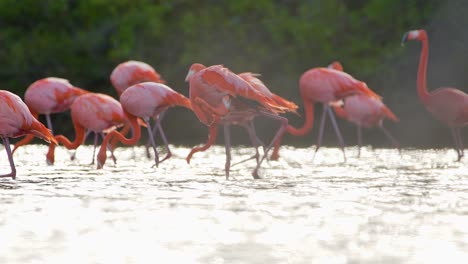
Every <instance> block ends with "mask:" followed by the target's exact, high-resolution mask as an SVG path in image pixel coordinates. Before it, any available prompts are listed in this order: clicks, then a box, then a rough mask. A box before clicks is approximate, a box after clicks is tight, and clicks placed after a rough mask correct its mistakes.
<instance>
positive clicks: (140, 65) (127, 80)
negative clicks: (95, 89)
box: [110, 60, 166, 96]
mask: <svg viewBox="0 0 468 264" xmlns="http://www.w3.org/2000/svg"><path fill="white" fill-rule="evenodd" d="M110 80H111V83H112V85H113V86H114V88H115V90H116V91H117V93H118V94H119V96H120V95H121V94H122V93H123V91H125V89H127V88H128V87H130V86H132V85H135V84H137V83H142V82H157V83H166V82H165V81H164V80H163V79H162V78H161V76H160V75H159V73H158V72H157V71H156V70H154V69H153V67H151V66H150V65H148V64H146V63H144V62H141V61H134V60H129V61H126V62H122V63H120V64H119V65H117V67H115V68H114V70H113V71H112V73H111V75H110Z"/></svg>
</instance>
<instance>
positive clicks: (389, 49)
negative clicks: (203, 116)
mask: <svg viewBox="0 0 468 264" xmlns="http://www.w3.org/2000/svg"><path fill="white" fill-rule="evenodd" d="M441 6H443V2H442V1H436V0H394V1H387V0H314V1H298V0H278V1H270V0H256V1H251V0H237V1H214V0H200V1H184V0H176V1H154V0H153V1H152V0H131V1H130V0H81V1H77V0H43V1H36V0H23V1H16V0H2V1H0V45H1V48H0V60H1V62H2V67H0V85H1V87H2V88H3V89H8V90H10V91H13V92H15V93H17V94H18V95H23V94H24V91H25V89H26V88H27V87H28V86H29V84H31V83H32V82H34V81H35V80H37V79H39V78H43V77H46V76H57V77H63V78H67V79H69V80H70V82H72V83H73V84H75V85H77V86H80V87H82V88H84V89H88V90H91V91H96V92H103V93H108V94H111V95H113V96H116V93H115V91H114V90H113V88H112V87H111V84H110V82H109V75H110V72H111V71H112V69H113V68H114V67H115V66H116V65H117V64H118V63H120V62H122V61H125V60H128V59H135V60H141V61H145V62H147V63H149V64H151V65H152V66H153V67H154V68H155V69H156V70H157V71H158V72H160V73H161V74H162V76H163V78H164V79H166V80H167V81H168V84H169V86H171V87H172V88H174V89H176V90H178V91H180V92H182V93H184V94H185V95H188V89H187V87H188V85H187V84H186V83H185V82H184V77H185V74H186V72H187V69H188V67H189V66H190V65H191V64H192V63H193V62H200V63H203V64H206V65H211V64H224V65H225V66H227V67H229V68H231V69H232V70H233V71H235V72H243V71H252V72H258V73H261V74H262V79H263V80H264V82H265V83H266V84H267V85H268V86H269V87H270V89H271V90H272V91H274V92H276V93H278V94H280V95H282V96H284V97H285V98H288V99H291V100H294V101H296V102H298V103H299V102H300V99H299V95H298V88H297V80H298V79H299V76H300V75H301V74H302V73H303V72H304V71H306V70H307V69H309V68H312V67H317V66H325V65H327V64H328V63H330V62H331V61H333V60H340V61H342V62H343V64H344V66H345V70H346V71H348V72H350V73H351V74H353V75H354V76H356V77H357V78H359V79H362V80H369V83H371V84H372V85H371V87H374V89H375V90H376V91H377V92H379V93H380V94H383V95H385V94H387V93H388V92H389V91H390V89H393V87H386V86H385V85H384V84H383V83H382V82H381V81H379V80H380V78H381V75H380V74H381V72H386V76H387V77H391V78H392V79H393V83H395V82H397V79H398V78H399V77H398V76H399V73H398V68H395V64H394V63H392V60H395V58H398V56H401V54H403V52H404V51H403V50H402V49H401V48H400V46H399V40H400V38H401V36H402V34H403V33H404V32H405V31H407V30H409V29H412V28H421V27H424V26H425V25H426V24H428V22H429V20H430V19H431V17H432V16H433V15H434V14H435V13H436V12H437V10H439V9H440V8H441ZM373 84H376V86H373ZM412 87H413V86H412ZM410 93H414V90H413V89H405V91H404V92H399V91H398V92H396V93H395V94H399V96H402V95H405V94H410ZM395 100H396V98H395ZM386 103H387V104H389V106H390V107H392V104H391V102H389V101H386ZM402 111H403V110H402ZM397 112H398V111H397ZM171 115H174V116H176V115H177V118H172V119H171V118H168V119H167V120H165V123H167V124H166V125H165V126H166V127H167V130H168V131H172V132H171V133H172V135H171V137H172V139H171V142H180V143H181V144H193V143H198V142H200V139H203V138H204V137H205V131H204V129H205V128H204V127H203V126H200V125H199V124H198V123H197V121H196V118H195V117H194V115H193V114H192V113H188V112H187V111H183V110H176V111H175V113H174V114H171ZM57 118H68V117H67V116H65V117H57ZM299 119H300V117H295V116H292V117H291V122H300V120H299ZM181 121H182V122H184V124H190V125H191V126H193V127H192V128H190V129H192V130H193V133H191V134H190V135H191V137H188V136H187V134H186V133H184V132H185V131H184V130H181V129H180V122H181ZM64 124H67V127H64V128H63V130H64V131H65V132H66V133H69V132H70V131H72V129H71V125H69V124H70V123H69V122H64ZM273 125H274V124H273ZM68 126H70V127H68ZM269 126H271V125H270V124H262V125H261V126H260V130H261V131H264V132H265V133H267V132H268V131H270V130H271V129H269ZM377 138H378V137H377ZM293 142H296V143H302V144H310V141H309V140H307V139H295V141H293ZM371 142H372V141H371ZM403 142H404V141H403Z"/></svg>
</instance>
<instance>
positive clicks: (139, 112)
mask: <svg viewBox="0 0 468 264" xmlns="http://www.w3.org/2000/svg"><path fill="white" fill-rule="evenodd" d="M120 103H121V104H122V108H123V109H124V112H125V114H126V115H127V117H128V119H129V121H130V123H131V125H132V128H133V135H132V137H131V138H125V136H124V135H122V134H121V133H120V132H118V131H112V132H110V133H109V134H107V135H106V137H105V138H104V140H103V142H102V145H101V148H100V150H99V153H98V157H97V160H98V162H97V164H98V169H100V168H102V167H103V166H104V164H105V162H106V146H107V144H108V142H109V140H110V139H112V138H117V140H119V141H121V142H122V143H124V144H126V145H134V144H136V143H137V141H138V140H139V139H140V135H141V131H140V125H139V124H138V122H137V118H138V117H140V118H142V119H143V120H144V121H145V123H146V127H147V129H148V137H149V140H150V142H151V145H152V146H153V150H154V156H155V163H156V166H158V164H159V163H160V162H163V161H164V160H166V159H168V158H170V157H171V151H170V149H169V143H168V141H167V139H166V136H165V134H164V131H163V129H162V126H161V120H160V118H159V116H160V115H161V114H162V113H164V112H165V111H166V110H167V109H168V108H169V107H173V106H183V107H186V108H188V109H191V105H190V100H189V99H188V98H187V97H185V96H183V95H182V94H180V93H178V92H176V91H174V90H172V89H171V88H170V87H168V86H166V85H164V84H161V83H154V82H144V83H139V84H136V85H133V86H130V87H129V88H127V89H126V90H125V91H124V92H123V93H122V95H121V96H120ZM150 118H153V119H154V120H155V122H156V125H155V127H156V128H157V130H158V131H159V133H160V134H161V138H162V140H163V142H164V144H165V146H166V149H167V155H166V157H164V158H163V159H162V160H159V157H158V152H157V151H156V143H155V140H154V138H153V131H151V126H150Z"/></svg>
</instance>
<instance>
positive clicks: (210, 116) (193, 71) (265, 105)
mask: <svg viewBox="0 0 468 264" xmlns="http://www.w3.org/2000/svg"><path fill="white" fill-rule="evenodd" d="M185 80H186V81H189V84H190V101H191V103H192V109H193V111H194V112H195V114H196V115H197V117H198V119H199V120H200V121H201V122H202V123H203V124H205V125H207V126H208V127H209V135H208V141H207V143H206V144H205V145H203V146H201V147H195V148H193V149H192V150H191V151H190V153H189V155H188V156H187V162H188V163H190V159H191V158H192V155H193V154H194V153H196V152H199V151H205V150H206V149H208V148H209V147H210V146H211V145H212V144H213V143H214V142H215V140H216V136H217V131H218V129H217V126H218V125H223V126H224V141H225V142H224V144H225V148H226V163H225V167H224V169H225V174H226V179H228V178H229V170H230V167H231V143H230V130H229V128H230V126H231V125H241V126H244V127H245V126H247V125H246V124H248V123H250V122H252V120H253V119H254V118H255V117H257V116H264V117H268V118H271V119H273V120H278V121H279V122H280V123H281V127H280V128H279V129H278V131H277V132H276V134H275V136H274V137H273V140H272V143H273V142H275V141H276V140H277V139H278V137H279V135H280V134H281V133H283V131H284V130H285V129H286V126H287V124H288V120H287V119H286V118H284V117H281V116H279V115H278V114H279V113H283V112H285V111H293V110H291V109H288V108H285V107H284V106H281V105H278V103H277V102H276V101H274V100H273V99H271V98H270V97H268V96H267V95H265V94H263V93H261V92H259V91H258V90H257V89H256V88H254V87H252V86H251V85H250V84H249V83H248V82H246V81H245V80H244V79H242V78H241V77H239V76H238V75H237V74H235V73H233V72H231V71H230V70H229V69H227V68H224V67H223V66H222V65H214V66H210V67H205V66H204V65H202V64H199V63H194V64H193V65H192V66H191V67H190V70H189V72H188V74H187V77H186V78H185ZM272 143H271V144H270V145H269V146H268V147H267V148H266V150H265V153H264V155H263V156H262V158H261V159H260V161H259V162H258V163H257V166H256V168H255V169H254V171H253V173H252V176H253V177H254V178H255V179H258V178H259V176H258V169H259V168H260V165H261V163H262V161H263V160H264V158H265V156H266V155H267V153H268V150H269V149H270V148H271V146H272Z"/></svg>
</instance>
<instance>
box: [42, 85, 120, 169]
mask: <svg viewBox="0 0 468 264" xmlns="http://www.w3.org/2000/svg"><path fill="white" fill-rule="evenodd" d="M71 117H72V121H73V127H74V129H75V140H74V141H73V142H71V141H70V140H69V139H68V138H66V137H65V136H64V135H58V136H56V137H55V139H56V140H57V141H58V142H60V143H62V144H63V145H64V146H65V147H66V148H67V149H76V148H78V147H79V146H80V145H81V144H83V142H84V139H85V130H86V129H88V130H90V131H92V132H94V133H103V132H108V131H109V130H112V129H114V128H115V127H117V126H120V125H127V124H128V119H127V117H126V116H125V114H124V112H123V110H122V106H121V105H120V103H119V101H117V100H115V99H114V98H112V97H110V96H108V95H105V94H99V93H88V94H85V95H82V96H80V97H78V98H76V99H75V101H74V102H73V104H72V105H71ZM126 127H127V126H126ZM124 130H127V129H126V128H124ZM95 144H96V142H95ZM54 151H55V147H54V145H49V152H48V153H47V155H48V156H50V157H52V158H53V157H54ZM92 164H94V155H93V159H92Z"/></svg>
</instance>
